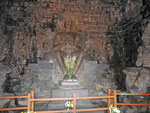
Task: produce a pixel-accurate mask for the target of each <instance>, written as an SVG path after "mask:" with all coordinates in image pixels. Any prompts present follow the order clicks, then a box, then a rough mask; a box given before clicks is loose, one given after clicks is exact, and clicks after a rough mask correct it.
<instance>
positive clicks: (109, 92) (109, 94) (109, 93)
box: [108, 88, 111, 113]
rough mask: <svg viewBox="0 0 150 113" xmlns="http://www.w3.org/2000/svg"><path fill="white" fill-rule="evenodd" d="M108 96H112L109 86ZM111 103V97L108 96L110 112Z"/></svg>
mask: <svg viewBox="0 0 150 113" xmlns="http://www.w3.org/2000/svg"><path fill="white" fill-rule="evenodd" d="M108 96H111V89H110V88H108ZM110 103H111V98H108V113H110V111H109V107H110Z"/></svg>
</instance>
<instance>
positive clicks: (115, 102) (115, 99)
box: [114, 90, 117, 107]
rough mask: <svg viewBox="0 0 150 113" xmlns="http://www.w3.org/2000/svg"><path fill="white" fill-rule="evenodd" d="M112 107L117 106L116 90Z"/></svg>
mask: <svg viewBox="0 0 150 113" xmlns="http://www.w3.org/2000/svg"><path fill="white" fill-rule="evenodd" d="M114 107H117V93H116V90H114Z"/></svg>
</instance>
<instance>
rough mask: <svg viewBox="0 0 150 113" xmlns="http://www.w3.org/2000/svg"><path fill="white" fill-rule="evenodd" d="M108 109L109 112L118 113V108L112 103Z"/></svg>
mask: <svg viewBox="0 0 150 113" xmlns="http://www.w3.org/2000/svg"><path fill="white" fill-rule="evenodd" d="M109 110H110V113H120V110H119V108H117V107H113V105H110V107H109Z"/></svg>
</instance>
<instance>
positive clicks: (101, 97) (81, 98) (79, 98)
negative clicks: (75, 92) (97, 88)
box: [76, 96, 114, 100]
mask: <svg viewBox="0 0 150 113" xmlns="http://www.w3.org/2000/svg"><path fill="white" fill-rule="evenodd" d="M113 97H114V96H100V97H76V100H88V99H108V98H113Z"/></svg>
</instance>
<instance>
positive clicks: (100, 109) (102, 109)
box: [76, 108, 109, 112]
mask: <svg viewBox="0 0 150 113" xmlns="http://www.w3.org/2000/svg"><path fill="white" fill-rule="evenodd" d="M108 109H109V108H93V109H76V111H77V112H82V111H104V110H108Z"/></svg>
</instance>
